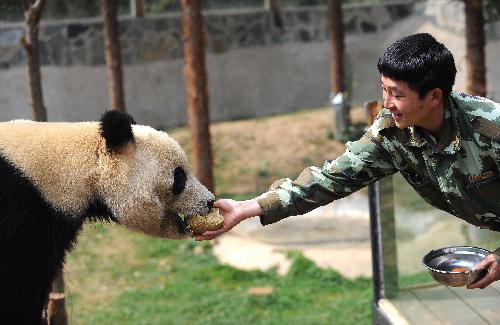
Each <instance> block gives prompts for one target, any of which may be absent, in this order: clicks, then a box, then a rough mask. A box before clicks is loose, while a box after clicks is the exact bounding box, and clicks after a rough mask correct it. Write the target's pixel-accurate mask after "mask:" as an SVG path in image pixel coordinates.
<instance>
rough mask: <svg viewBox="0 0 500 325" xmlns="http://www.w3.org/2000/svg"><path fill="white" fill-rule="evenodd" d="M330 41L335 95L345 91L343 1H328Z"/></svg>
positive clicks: (331, 83) (331, 74) (331, 70)
mask: <svg viewBox="0 0 500 325" xmlns="http://www.w3.org/2000/svg"><path fill="white" fill-rule="evenodd" d="M328 16H329V19H328V21H329V41H330V91H331V93H332V94H333V95H335V94H338V93H343V92H344V91H345V83H344V64H343V62H344V25H343V23H342V1H341V0H328Z"/></svg>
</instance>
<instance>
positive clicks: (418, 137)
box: [406, 96, 461, 154]
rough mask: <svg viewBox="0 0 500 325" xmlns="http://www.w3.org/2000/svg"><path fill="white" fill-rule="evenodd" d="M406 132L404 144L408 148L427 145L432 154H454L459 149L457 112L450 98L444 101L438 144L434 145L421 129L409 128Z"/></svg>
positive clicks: (432, 140) (433, 140)
mask: <svg viewBox="0 0 500 325" xmlns="http://www.w3.org/2000/svg"><path fill="white" fill-rule="evenodd" d="M407 130H408V132H407V136H408V140H407V141H406V144H407V145H408V146H410V147H423V146H426V145H429V146H430V147H431V149H432V151H433V152H435V153H443V154H454V153H456V152H457V151H459V150H460V148H461V142H460V130H459V128H458V122H457V110H456V108H455V107H454V104H453V101H452V100H451V98H450V96H447V97H446V98H445V101H444V122H443V130H442V133H441V138H440V139H439V142H437V143H436V141H435V139H434V137H433V136H432V135H431V134H430V133H429V132H427V131H426V130H425V129H423V128H421V127H418V126H411V127H409V128H408V129H407Z"/></svg>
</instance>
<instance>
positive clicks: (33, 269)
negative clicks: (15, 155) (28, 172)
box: [0, 153, 112, 324]
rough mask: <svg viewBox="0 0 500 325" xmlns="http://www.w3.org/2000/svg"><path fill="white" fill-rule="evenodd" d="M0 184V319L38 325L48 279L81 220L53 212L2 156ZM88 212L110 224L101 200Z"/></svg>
mask: <svg viewBox="0 0 500 325" xmlns="http://www.w3.org/2000/svg"><path fill="white" fill-rule="evenodd" d="M0 180H1V181H0V318H1V319H2V320H3V321H7V320H12V321H13V322H15V324H40V319H41V313H42V309H43V307H44V305H45V303H46V301H47V297H48V293H49V290H50V285H51V282H52V279H53V278H54V276H55V275H56V272H57V270H58V269H59V268H60V267H61V266H62V264H63V262H64V256H65V253H66V252H67V251H69V250H71V248H72V247H73V245H74V244H75V242H76V238H77V236H78V233H79V231H80V230H81V228H82V226H83V223H84V221H85V219H84V217H85V216H74V215H69V214H66V213H64V212H62V211H58V210H55V209H54V208H53V207H52V206H51V205H49V204H48V203H47V202H46V201H45V200H44V199H43V198H42V196H41V194H40V192H39V191H38V190H37V189H36V188H35V186H34V185H33V184H32V183H31V182H30V180H29V179H28V178H26V177H25V176H24V175H23V174H22V173H21V171H20V170H19V169H17V168H16V167H15V166H14V165H12V164H11V163H10V162H9V161H8V160H7V159H6V158H5V156H3V155H2V154H1V153H0ZM87 212H90V213H92V214H93V213H99V214H102V215H105V217H107V218H108V219H112V217H110V213H109V209H108V208H106V206H105V205H104V204H103V203H102V202H101V201H100V200H96V201H95V202H93V203H92V204H89V208H88V209H87V211H86V213H87ZM3 321H2V322H3Z"/></svg>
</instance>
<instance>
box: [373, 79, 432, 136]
mask: <svg viewBox="0 0 500 325" xmlns="http://www.w3.org/2000/svg"><path fill="white" fill-rule="evenodd" d="M380 84H381V86H382V93H383V97H384V107H385V108H387V109H389V110H390V111H391V113H392V118H393V119H394V121H395V122H396V126H397V127H398V128H400V129H404V128H407V127H410V126H414V125H418V126H421V127H424V128H426V127H427V126H428V125H429V124H430V123H431V122H432V120H431V119H432V118H434V116H433V115H432V114H431V113H432V105H431V103H430V102H429V100H428V98H427V97H429V96H427V95H426V96H425V97H424V99H420V97H419V96H418V93H417V92H416V91H414V90H412V89H410V88H409V87H408V83H407V82H406V81H400V80H394V79H391V78H387V77H384V76H382V77H381V78H380Z"/></svg>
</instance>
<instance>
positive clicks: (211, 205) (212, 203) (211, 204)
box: [207, 200, 215, 209]
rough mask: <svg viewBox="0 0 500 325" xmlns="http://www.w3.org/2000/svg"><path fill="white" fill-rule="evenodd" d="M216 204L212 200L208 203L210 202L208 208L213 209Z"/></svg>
mask: <svg viewBox="0 0 500 325" xmlns="http://www.w3.org/2000/svg"><path fill="white" fill-rule="evenodd" d="M214 203H215V201H214V200H210V201H208V202H207V207H208V208H209V209H212V207H213V206H214Z"/></svg>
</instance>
